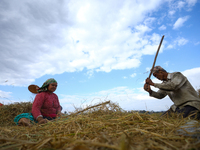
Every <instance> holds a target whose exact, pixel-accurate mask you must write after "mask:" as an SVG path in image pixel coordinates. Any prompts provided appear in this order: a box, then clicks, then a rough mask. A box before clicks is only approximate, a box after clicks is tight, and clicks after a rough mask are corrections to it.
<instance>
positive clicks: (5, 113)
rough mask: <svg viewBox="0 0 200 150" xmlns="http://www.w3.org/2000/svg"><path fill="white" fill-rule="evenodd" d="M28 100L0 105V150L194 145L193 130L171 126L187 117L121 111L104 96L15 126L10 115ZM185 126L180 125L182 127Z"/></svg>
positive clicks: (165, 149)
mask: <svg viewBox="0 0 200 150" xmlns="http://www.w3.org/2000/svg"><path fill="white" fill-rule="evenodd" d="M31 107H32V103H29V102H28V103H15V104H10V105H4V106H2V107H0V113H1V117H0V118H1V123H0V149H1V150H17V149H20V150H36V149H41V150H180V149H181V150H193V149H194V150H197V149H200V141H199V136H198V135H200V134H199V133H196V135H197V136H188V135H190V133H188V134H187V135H185V136H184V135H180V134H178V133H177V130H178V129H180V126H182V125H184V124H185V123H186V122H188V121H191V120H190V118H186V119H182V118H180V117H178V116H176V115H174V116H172V117H165V118H160V117H159V115H160V114H154V113H153V114H150V113H139V112H137V111H131V112H126V111H124V110H122V109H121V108H120V107H119V106H118V105H117V104H115V103H112V102H110V101H107V102H103V103H100V104H97V105H94V106H87V107H86V108H85V109H82V110H81V109H79V110H76V111H75V112H71V113H68V115H67V114H64V115H63V116H62V117H60V118H58V119H56V120H54V121H49V122H48V123H47V124H42V125H39V124H33V126H32V127H22V126H16V125H15V123H14V121H13V120H14V117H15V116H17V115H18V114H20V113H23V112H30V111H31ZM183 130H184V131H186V132H187V130H186V129H183Z"/></svg>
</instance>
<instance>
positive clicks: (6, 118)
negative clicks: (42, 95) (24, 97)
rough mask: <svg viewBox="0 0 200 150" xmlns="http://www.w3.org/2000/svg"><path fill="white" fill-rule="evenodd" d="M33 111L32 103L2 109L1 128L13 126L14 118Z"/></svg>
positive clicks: (0, 108) (0, 116) (4, 106)
mask: <svg viewBox="0 0 200 150" xmlns="http://www.w3.org/2000/svg"><path fill="white" fill-rule="evenodd" d="M31 109H32V103H31V102H21V103H14V104H10V105H3V106H1V107H0V114H1V115H0V120H1V121H0V126H1V127H3V126H13V125H15V123H14V118H15V117H16V116H17V115H19V114H21V113H29V112H31Z"/></svg>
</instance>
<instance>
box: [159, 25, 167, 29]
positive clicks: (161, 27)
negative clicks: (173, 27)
mask: <svg viewBox="0 0 200 150" xmlns="http://www.w3.org/2000/svg"><path fill="white" fill-rule="evenodd" d="M158 29H159V30H166V26H165V25H162V26H160V27H159V28H158Z"/></svg>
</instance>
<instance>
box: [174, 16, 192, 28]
mask: <svg viewBox="0 0 200 150" xmlns="http://www.w3.org/2000/svg"><path fill="white" fill-rule="evenodd" d="M188 19H189V16H185V17H181V18H178V20H177V21H176V22H175V23H174V25H173V29H178V28H180V27H182V26H183V24H184V22H186V21H187V20H188Z"/></svg>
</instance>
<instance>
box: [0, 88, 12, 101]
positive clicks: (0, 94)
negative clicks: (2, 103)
mask: <svg viewBox="0 0 200 150" xmlns="http://www.w3.org/2000/svg"><path fill="white" fill-rule="evenodd" d="M11 94H12V93H11V92H5V91H1V90H0V99H8V98H10V97H11Z"/></svg>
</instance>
